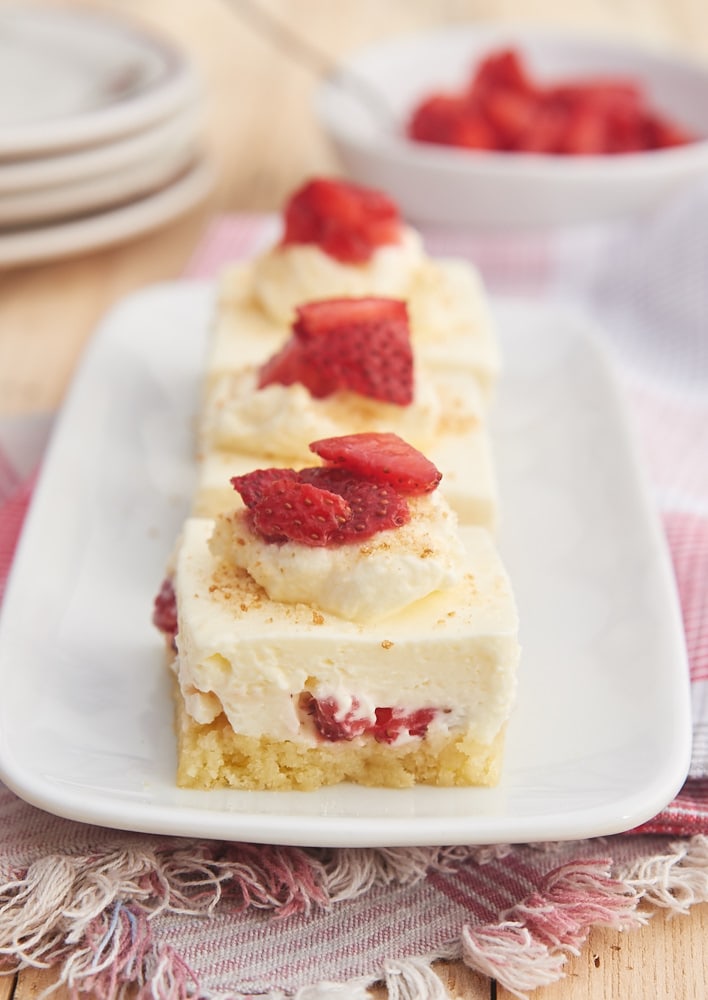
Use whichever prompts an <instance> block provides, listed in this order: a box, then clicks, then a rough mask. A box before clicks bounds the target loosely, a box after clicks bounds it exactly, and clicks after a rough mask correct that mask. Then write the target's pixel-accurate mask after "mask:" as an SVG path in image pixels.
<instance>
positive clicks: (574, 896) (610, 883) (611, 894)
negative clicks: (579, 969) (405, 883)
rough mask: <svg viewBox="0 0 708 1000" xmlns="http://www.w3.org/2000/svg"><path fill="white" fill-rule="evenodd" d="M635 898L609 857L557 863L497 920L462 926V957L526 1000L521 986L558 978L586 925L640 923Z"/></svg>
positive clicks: (641, 918)
mask: <svg viewBox="0 0 708 1000" xmlns="http://www.w3.org/2000/svg"><path fill="white" fill-rule="evenodd" d="M640 898H641V897H640V895H639V893H638V892H637V891H636V890H635V889H634V888H633V887H632V886H630V885H628V884H627V883H626V882H624V881H622V880H620V879H617V878H613V877H612V876H611V875H610V862H609V861H602V860H598V861H577V862H571V863H569V864H566V865H562V866H561V867H559V868H556V869H554V870H553V871H551V872H549V873H548V875H546V877H545V878H544V880H543V883H542V885H541V887H540V889H539V891H538V892H534V893H532V894H531V895H530V896H528V897H527V898H526V899H525V900H523V902H521V903H519V904H517V905H516V906H513V907H512V908H511V909H509V910H507V911H506V913H504V914H502V915H501V921H500V922H499V923H498V924H489V925H485V926H482V927H472V926H469V925H466V926H465V927H463V929H462V934H461V938H462V957H463V960H464V961H465V963H466V964H467V965H469V966H470V968H473V969H476V970H477V971H478V972H481V973H483V974H484V975H487V976H490V977H491V978H492V979H496V980H497V982H499V983H501V985H502V986H504V987H505V989H507V990H508V991H509V992H510V993H512V994H513V995H514V996H516V997H519V998H520V1000H526V992H525V991H526V990H533V989H536V988H537V987H539V986H546V985H548V984H549V983H552V982H555V981H556V980H558V979H561V978H562V977H563V967H564V965H565V962H566V959H567V956H568V954H574V955H577V954H579V951H580V946H581V945H582V944H583V943H584V941H585V940H586V938H587V936H588V934H589V932H590V929H591V928H592V927H595V926H601V927H614V928H616V929H617V930H626V929H628V928H630V927H637V926H640V925H641V924H643V923H646V921H647V919H648V917H647V916H646V915H644V914H641V913H638V912H637V905H638V903H639V900H640Z"/></svg>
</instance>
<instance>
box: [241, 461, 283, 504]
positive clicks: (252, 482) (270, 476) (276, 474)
mask: <svg viewBox="0 0 708 1000" xmlns="http://www.w3.org/2000/svg"><path fill="white" fill-rule="evenodd" d="M279 479H281V480H282V479H289V480H292V481H293V482H295V481H296V480H297V472H295V470H294V469H254V470H253V471H252V472H246V473H244V475H242V476H233V478H232V479H231V485H232V486H233V488H234V489H235V490H236V492H237V493H240V494H241V499H242V500H243V502H244V503H245V505H246V506H247V507H253V506H255V504H257V503H258V501H259V500H262V499H263V497H264V496H265V495H266V494H267V492H268V489H269V488H270V487H271V486H272V484H273V483H274V482H276V481H277V480H279Z"/></svg>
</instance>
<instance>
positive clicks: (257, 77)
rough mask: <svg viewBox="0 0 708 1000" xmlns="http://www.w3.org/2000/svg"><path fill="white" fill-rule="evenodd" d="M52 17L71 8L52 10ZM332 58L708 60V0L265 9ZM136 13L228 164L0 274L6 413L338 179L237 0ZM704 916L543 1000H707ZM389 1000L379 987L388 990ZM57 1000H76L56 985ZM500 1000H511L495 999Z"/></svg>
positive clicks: (602, 947) (37, 401)
mask: <svg viewBox="0 0 708 1000" xmlns="http://www.w3.org/2000/svg"><path fill="white" fill-rule="evenodd" d="M55 3H56V5H57V6H66V5H67V4H66V3H63V2H62V0H55ZM261 3H262V4H263V6H265V7H266V8H267V9H268V10H270V11H271V12H272V13H273V14H274V15H275V16H277V17H280V18H281V19H282V20H283V21H284V22H285V23H286V24H290V25H291V27H293V28H294V29H296V30H297V31H299V32H300V33H301V34H303V35H304V36H305V37H307V38H308V39H309V40H310V41H311V42H312V43H313V44H315V45H317V46H318V47H319V48H321V49H323V50H324V51H326V52H328V53H329V54H330V55H332V56H333V57H337V56H338V55H342V54H345V53H346V52H348V51H351V50H353V49H354V48H356V47H357V46H358V45H360V44H362V43H364V42H367V41H369V40H373V39H378V38H383V37H387V36H391V35H395V34H398V33H400V32H405V31H413V30H417V29H420V28H426V27H429V26H434V25H438V24H442V23H446V22H465V21H469V20H478V19H490V18H494V19H498V20H502V21H507V22H508V21H514V20H519V19H522V20H524V21H526V22H537V23H544V24H557V25H567V26H572V27H581V28H583V29H584V30H587V31H593V32H597V33H604V34H612V35H617V36H620V37H626V38H635V39H638V40H641V41H643V42H646V43H649V44H653V45H661V46H668V47H671V48H675V49H679V50H683V51H685V52H687V53H689V54H691V55H693V56H696V57H699V58H703V59H706V60H708V4H706V2H705V0H613V2H611V3H610V2H608V0H575V2H573V3H568V2H567V0H388V2H387V3H385V4H384V3H381V2H380V0H338V2H336V3H333V2H332V0H261ZM84 5H85V6H94V7H96V8H99V9H100V8H103V9H107V10H112V9H115V10H116V11H119V12H122V13H125V14H128V15H132V16H133V17H135V18H136V19H138V20H142V21H143V22H145V23H146V24H148V25H151V26H153V27H156V28H158V29H159V30H161V31H163V32H165V33H166V34H167V35H168V36H170V37H171V38H173V39H174V40H175V41H176V42H178V43H179V44H180V45H183V46H184V47H185V48H186V49H187V50H188V51H189V52H190V53H191V55H192V57H193V59H194V61H195V63H196V65H197V67H198V70H199V72H200V74H201V77H202V80H203V85H204V93H205V108H206V114H205V125H204V143H205V147H206V148H207V150H208V152H209V155H210V157H211V158H212V159H213V161H214V163H215V164H216V165H217V168H218V177H217V182H216V185H215V188H214V190H213V192H212V194H211V195H210V197H209V199H208V200H207V202H206V204H205V205H204V206H202V207H200V208H199V209H196V210H194V211H192V212H191V213H189V214H188V215H186V216H185V217H183V218H182V219H180V220H179V221H177V222H174V223H172V224H170V225H167V226H164V227H162V228H161V229H160V230H157V231H155V232H154V233H151V234H149V235H147V236H144V237H141V238H140V239H136V240H132V241H130V242H128V243H125V244H123V245H121V246H117V247H113V248H111V249H108V250H104V251H101V252H98V253H91V254H86V255H84V256H81V257H76V258H72V259H70V260H65V261H57V262H53V263H49V264H43V265H37V266H33V267H23V268H18V269H16V270H10V271H5V272H2V273H0V413H22V412H31V411H36V410H43V409H44V410H46V409H55V408H56V407H57V406H58V405H59V404H60V402H61V399H62V398H63V395H64V393H65V391H66V388H67V385H68V384H69V381H70V378H71V375H72V373H73V371H74V369H75V366H76V363H77V361H78V359H79V357H80V354H81V351H82V349H83V347H84V345H85V343H86V341H87V340H88V338H89V336H90V334H91V332H92V330H93V329H94V328H95V326H96V324H97V322H98V321H99V320H100V318H101V316H103V315H104V314H105V312H106V311H107V310H108V309H109V308H110V307H111V306H112V305H114V304H115V303H116V302H117V301H118V300H119V299H121V298H122V297H123V296H125V295H126V294H128V293H130V292H131V291H133V290H135V289H138V288H141V287H143V286H145V285H148V284H151V283H153V282H157V281H162V280H165V279H171V278H175V277H177V276H178V275H179V274H180V273H181V271H182V270H183V268H184V266H185V264H186V262H187V261H188V260H189V257H190V255H191V253H192V251H193V249H194V247H195V245H196V243H197V241H198V239H199V235H200V233H201V231H202V230H203V228H204V226H205V224H206V222H207V221H208V219H209V217H210V216H211V215H212V214H214V213H218V212H225V211H231V212H234V211H245V210H251V211H262V210H274V209H276V208H277V207H278V206H279V205H280V204H281V203H282V200H283V198H284V197H285V195H286V194H287V193H288V191H290V190H291V189H292V187H293V186H294V185H295V184H297V183H299V182H300V181H301V180H302V178H303V177H304V176H306V175H308V174H312V173H317V172H325V171H330V170H333V169H335V166H336V165H335V163H334V160H333V158H332V155H331V152H330V150H329V149H328V147H327V143H326V141H325V139H324V137H323V136H322V134H321V133H320V131H319V130H318V127H317V123H316V121H315V118H314V115H313V113H312V108H311V102H312V96H313V91H314V88H315V86H316V76H315V75H314V74H313V73H312V71H311V70H309V69H306V68H304V67H303V66H301V65H300V64H298V63H297V62H295V61H293V60H291V59H289V58H287V57H286V56H284V55H283V54H282V53H281V52H280V51H279V50H278V48H277V46H275V45H274V44H273V43H272V41H270V40H268V39H267V38H265V37H263V36H262V35H261V34H259V33H258V32H257V31H256V30H255V29H254V28H253V27H252V26H251V25H250V24H249V23H246V22H244V21H243V20H242V19H241V18H240V17H239V14H238V0H199V2H195V0H93V2H92V3H91V2H90V0H84ZM706 941H708V906H705V905H704V906H699V907H695V908H694V909H693V910H692V911H691V913H690V914H689V915H688V916H686V917H678V918H676V919H673V920H667V919H665V917H663V916H662V915H659V916H657V917H656V918H655V919H653V920H652V921H651V922H650V923H649V925H648V926H647V927H646V928H644V929H642V930H641V931H635V932H632V933H628V934H616V933H613V932H603V931H596V932H593V933H592V934H591V936H590V940H589V942H588V946H587V947H586V948H585V949H584V950H583V952H582V954H581V955H580V956H578V957H577V958H571V959H569V961H568V965H567V974H568V975H567V978H566V979H565V980H563V981H562V982H560V983H559V984H554V985H551V986H548V987H545V988H543V989H539V990H537V991H535V992H534V994H533V997H534V1000H558V998H560V997H562V998H563V1000H607V998H610V997H625V996H626V997H630V996H631V997H638V998H644V997H655V996H657V997H676V998H702V997H704V996H706V987H705V982H704V979H705V969H706V968H707V967H708V954H707V950H708V949H707V948H706ZM437 968H438V971H439V974H440V976H441V979H442V980H443V982H444V983H445V984H446V986H447V988H448V990H449V991H450V993H451V995H452V996H456V997H464V998H465V1000H487V998H489V997H490V996H491V994H492V992H493V991H492V984H491V983H490V982H489V981H488V980H486V979H485V978H484V977H481V976H479V975H477V974H476V973H473V972H471V971H470V970H469V969H467V968H466V967H464V966H463V965H462V964H454V963H453V964H445V963H440V964H439V966H438V967H437ZM53 980H54V974H53V973H52V972H51V971H49V972H46V971H42V972H40V971H35V970H25V971H23V972H22V973H21V974H20V975H19V976H18V977H17V981H16V984H15V978H14V977H3V978H0V1000H8V998H9V997H13V1000H28V998H30V997H38V996H39V995H40V994H41V993H42V991H43V990H44V989H45V988H46V987H47V986H48V985H49V984H51V983H52V982H53ZM379 995H381V991H379ZM53 996H54V997H56V1000H69V993H68V991H66V990H64V989H61V988H60V989H59V990H58V991H57V992H56V993H54V994H53ZM497 997H498V1000H511V994H509V993H507V992H506V991H504V990H502V989H499V990H498V991H497Z"/></svg>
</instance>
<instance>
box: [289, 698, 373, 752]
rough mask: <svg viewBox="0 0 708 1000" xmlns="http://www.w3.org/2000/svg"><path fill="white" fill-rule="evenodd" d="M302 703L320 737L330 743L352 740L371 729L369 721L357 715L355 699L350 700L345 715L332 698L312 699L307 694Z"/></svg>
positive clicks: (357, 704)
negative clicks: (349, 705)
mask: <svg viewBox="0 0 708 1000" xmlns="http://www.w3.org/2000/svg"><path fill="white" fill-rule="evenodd" d="M303 703H304V708H305V711H306V712H307V713H308V714H309V715H310V716H311V717H312V720H313V722H314V724H315V728H316V729H317V731H318V733H319V734H320V736H322V738H323V739H325V740H328V741H329V742H331V743H338V742H340V741H341V740H353V739H354V737H355V736H361V735H362V734H363V733H365V732H366V731H367V729H369V728H370V727H371V722H370V720H369V719H367V718H365V717H362V716H361V715H358V714H357V713H358V712H359V711H360V704H359V702H358V701H357V699H356V698H352V702H351V707H350V708H349V710H348V711H347V712H345V713H342V711H341V709H340V706H339V705H338V703H337V701H336V700H335V699H334V698H314V697H313V696H312V695H310V694H308V695H306V696H305V698H303Z"/></svg>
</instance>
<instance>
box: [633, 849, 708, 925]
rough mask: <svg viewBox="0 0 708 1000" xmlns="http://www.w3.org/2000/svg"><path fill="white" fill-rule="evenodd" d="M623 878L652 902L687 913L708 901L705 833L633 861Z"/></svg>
mask: <svg viewBox="0 0 708 1000" xmlns="http://www.w3.org/2000/svg"><path fill="white" fill-rule="evenodd" d="M623 878H624V881H625V882H627V884H629V885H631V886H633V888H634V889H635V890H636V891H637V892H638V893H640V894H641V896H642V898H643V899H644V900H645V901H646V902H647V903H649V904H651V905H652V906H657V907H662V908H664V909H667V910H669V912H670V914H677V915H678V914H679V913H687V912H688V910H689V909H690V907H691V906H693V905H694V904H695V903H705V902H707V901H708V837H706V836H704V835H702V834H697V835H696V836H694V837H692V838H691V840H689V841H683V842H681V843H674V844H671V846H670V849H669V851H668V852H667V853H666V854H661V855H658V856H656V857H653V858H647V859H643V860H641V861H638V862H635V863H634V864H633V865H631V866H630V867H629V868H628V869H627V870H626V871H625V872H624V875H623Z"/></svg>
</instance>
